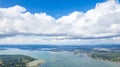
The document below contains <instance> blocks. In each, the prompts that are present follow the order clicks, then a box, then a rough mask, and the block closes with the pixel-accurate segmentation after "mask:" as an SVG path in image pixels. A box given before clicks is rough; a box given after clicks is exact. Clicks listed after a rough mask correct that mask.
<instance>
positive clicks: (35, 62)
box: [26, 60, 45, 67]
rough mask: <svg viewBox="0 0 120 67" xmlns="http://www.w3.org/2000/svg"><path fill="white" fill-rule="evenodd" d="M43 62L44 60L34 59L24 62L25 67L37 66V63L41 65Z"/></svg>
mask: <svg viewBox="0 0 120 67" xmlns="http://www.w3.org/2000/svg"><path fill="white" fill-rule="evenodd" d="M43 63H45V61H44V60H34V61H32V62H28V63H27V64H26V67H37V66H39V65H41V64H43Z"/></svg>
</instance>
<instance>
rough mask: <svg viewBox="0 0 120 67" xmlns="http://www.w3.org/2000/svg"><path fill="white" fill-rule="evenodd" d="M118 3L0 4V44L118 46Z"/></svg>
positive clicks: (5, 0) (41, 0)
mask: <svg viewBox="0 0 120 67" xmlns="http://www.w3.org/2000/svg"><path fill="white" fill-rule="evenodd" d="M119 27H120V3H119V0H0V44H60V45H63V44H71V45H73V44H78V45H83V44H89V45H91V44H93V43H94V44H120V28H119Z"/></svg>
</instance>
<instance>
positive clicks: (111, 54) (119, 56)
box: [90, 51, 120, 62]
mask: <svg viewBox="0 0 120 67" xmlns="http://www.w3.org/2000/svg"><path fill="white" fill-rule="evenodd" d="M90 56H91V57H92V58H95V59H100V60H105V61H112V62H120V51H107V52H106V51H105V52H94V53H91V54H90Z"/></svg>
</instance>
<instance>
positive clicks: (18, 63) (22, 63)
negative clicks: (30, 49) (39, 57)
mask: <svg viewBox="0 0 120 67" xmlns="http://www.w3.org/2000/svg"><path fill="white" fill-rule="evenodd" d="M33 60H35V59H34V58H31V57H29V56H25V55H0V67H26V63H28V62H31V61H33Z"/></svg>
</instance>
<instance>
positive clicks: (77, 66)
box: [0, 48, 120, 67]
mask: <svg viewBox="0 0 120 67" xmlns="http://www.w3.org/2000/svg"><path fill="white" fill-rule="evenodd" d="M0 54H23V55H28V56H31V57H34V58H36V59H40V60H45V61H46V63H44V64H43V65H42V66H39V67H120V64H116V63H112V62H105V61H100V60H95V59H92V58H90V57H87V56H86V55H74V54H73V53H69V52H50V51H30V50H20V49H13V48H12V49H8V50H0Z"/></svg>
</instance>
